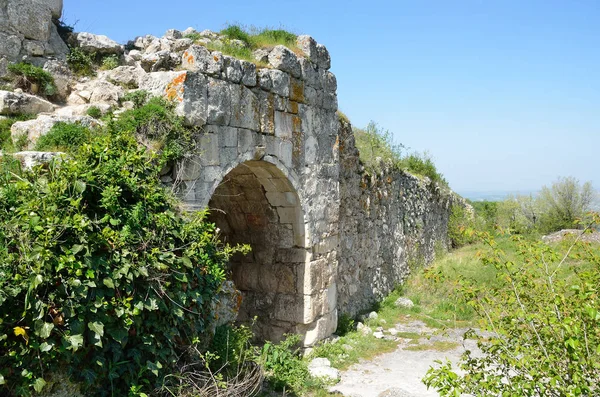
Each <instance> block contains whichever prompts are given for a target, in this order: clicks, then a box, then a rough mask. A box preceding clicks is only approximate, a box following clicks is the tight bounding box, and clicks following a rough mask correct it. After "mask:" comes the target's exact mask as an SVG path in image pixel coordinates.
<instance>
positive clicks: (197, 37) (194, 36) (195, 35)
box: [183, 32, 202, 41]
mask: <svg viewBox="0 0 600 397" xmlns="http://www.w3.org/2000/svg"><path fill="white" fill-rule="evenodd" d="M183 38H184V39H190V40H193V41H198V40H200V39H201V38H202V35H201V34H200V33H198V32H194V33H189V34H186V35H185V36H183Z"/></svg>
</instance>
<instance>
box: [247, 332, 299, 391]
mask: <svg viewBox="0 0 600 397" xmlns="http://www.w3.org/2000/svg"><path fill="white" fill-rule="evenodd" d="M299 344H300V337H299V336H298V335H287V336H286V338H285V339H284V340H283V341H282V342H280V343H278V344H274V343H271V342H267V343H265V344H264V346H263V348H262V349H261V352H260V359H259V363H260V364H261V365H262V366H263V368H264V370H265V376H266V378H267V380H268V381H269V383H270V384H271V386H273V387H274V388H275V390H286V391H292V392H295V393H296V394H297V395H300V393H301V391H302V390H303V389H304V388H305V387H306V386H307V383H308V381H309V379H310V374H309V372H308V366H307V364H306V362H305V361H304V360H302V356H301V350H300V348H299Z"/></svg>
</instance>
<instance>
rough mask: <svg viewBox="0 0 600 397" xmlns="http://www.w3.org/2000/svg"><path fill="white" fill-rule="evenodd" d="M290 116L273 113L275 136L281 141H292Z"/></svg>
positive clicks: (282, 113)
mask: <svg viewBox="0 0 600 397" xmlns="http://www.w3.org/2000/svg"><path fill="white" fill-rule="evenodd" d="M292 133H293V121H292V115H291V114H289V113H284V112H275V136H276V137H279V138H281V139H288V140H289V139H292Z"/></svg>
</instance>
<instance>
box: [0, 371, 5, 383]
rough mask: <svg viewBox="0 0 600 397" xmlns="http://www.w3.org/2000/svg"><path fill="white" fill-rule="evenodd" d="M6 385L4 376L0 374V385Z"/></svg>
mask: <svg viewBox="0 0 600 397" xmlns="http://www.w3.org/2000/svg"><path fill="white" fill-rule="evenodd" d="M4 384H6V381H5V380H4V375H2V374H0V385H4Z"/></svg>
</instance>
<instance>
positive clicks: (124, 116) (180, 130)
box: [108, 97, 195, 160]
mask: <svg viewBox="0 0 600 397" xmlns="http://www.w3.org/2000/svg"><path fill="white" fill-rule="evenodd" d="M108 128H109V130H111V131H129V132H133V133H134V134H136V136H137V137H138V139H139V140H140V141H142V142H143V143H144V144H145V145H146V146H147V147H149V148H150V149H153V150H157V151H161V152H162V153H163V155H164V156H165V157H166V158H167V159H168V160H175V159H179V158H182V157H183V156H184V155H185V154H186V153H190V152H193V150H194V145H195V140H194V139H193V135H194V133H195V130H193V129H190V128H188V127H185V126H184V124H183V117H180V116H177V115H176V114H175V112H174V104H173V103H171V102H169V101H167V100H166V99H163V98H158V97H155V98H151V99H150V100H149V101H148V103H146V104H145V105H143V106H141V107H139V108H136V109H131V110H128V111H125V112H123V113H121V114H120V115H119V118H118V119H113V120H111V121H110V122H109V124H108Z"/></svg>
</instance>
